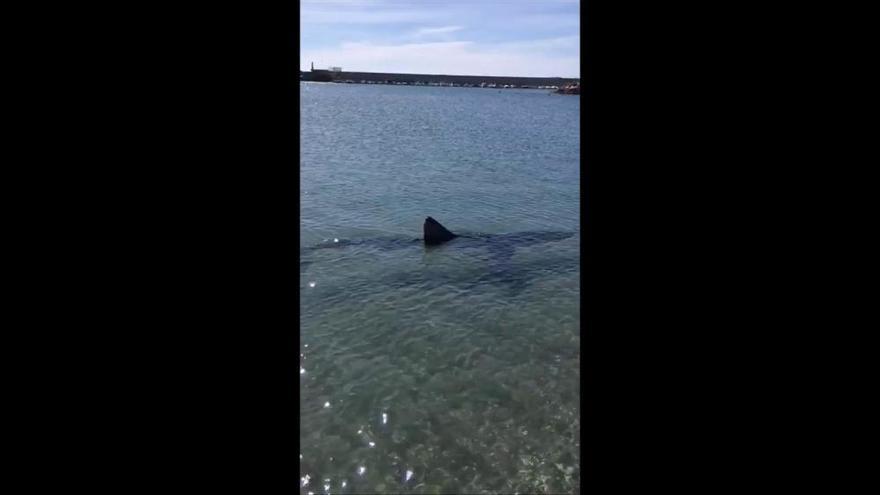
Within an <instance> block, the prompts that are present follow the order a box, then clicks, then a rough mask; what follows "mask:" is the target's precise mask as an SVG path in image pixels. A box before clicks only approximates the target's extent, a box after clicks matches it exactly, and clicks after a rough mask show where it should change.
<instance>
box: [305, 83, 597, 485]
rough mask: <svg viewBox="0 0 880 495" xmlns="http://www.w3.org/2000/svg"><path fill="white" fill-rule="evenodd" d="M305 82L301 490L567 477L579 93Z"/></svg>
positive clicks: (573, 470) (570, 464)
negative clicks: (428, 241)
mask: <svg viewBox="0 0 880 495" xmlns="http://www.w3.org/2000/svg"><path fill="white" fill-rule="evenodd" d="M300 95H301V116H300V118H301V136H300V137H301V184H300V188H301V225H300V233H301V249H300V259H301V265H300V273H301V276H300V286H301V300H300V310H301V311H300V315H301V316H300V318H301V321H300V323H301V326H300V332H301V343H302V348H301V349H300V436H301V438H300V443H301V449H302V450H301V460H300V476H301V480H300V491H301V493H303V494H307V493H308V492H313V493H315V494H317V493H377V492H378V493H514V492H517V491H518V492H519V493H535V492H543V493H571V492H573V491H574V490H575V489H576V488H577V487H578V485H579V477H580V473H579V462H580V413H579V366H580V355H579V348H580V328H579V320H580V308H579V299H580V295H579V283H580V281H579V277H580V264H579V249H580V242H581V239H580V230H579V204H580V203H579V202H580V197H579V154H580V141H579V116H580V115H579V114H580V100H579V98H578V97H576V96H560V95H549V94H548V92H547V91H540V90H504V91H501V92H498V91H497V90H489V89H478V88H434V87H407V86H366V85H342V84H331V83H302V84H301V85H300ZM426 216H432V217H434V218H436V219H437V220H439V221H440V222H441V223H443V224H444V225H445V226H446V227H448V228H449V229H450V230H452V231H453V232H456V233H464V234H467V235H473V236H475V237H478V238H477V239H456V240H454V241H452V242H450V243H448V244H446V245H443V246H441V247H438V248H433V249H426V248H425V247H424V246H423V245H422V244H421V243H420V242H412V240H413V239H417V238H419V237H420V236H421V228H422V222H423V221H424V219H425V217H426ZM523 232H526V233H537V234H534V235H532V234H528V235H519V234H518V233H523ZM477 234H480V235H477ZM483 235H486V236H483ZM491 235H497V236H498V237H491ZM316 248H319V249H316Z"/></svg>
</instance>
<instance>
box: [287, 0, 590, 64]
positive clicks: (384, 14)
mask: <svg viewBox="0 0 880 495" xmlns="http://www.w3.org/2000/svg"><path fill="white" fill-rule="evenodd" d="M579 3H580V2H579V0H470V1H467V0H445V1H441V0H301V1H300V68H301V69H302V70H308V69H309V63H310V62H312V61H314V62H315V68H319V69H322V68H328V67H330V66H338V67H342V69H343V70H347V71H363V72H404V73H407V72H408V73H419V74H461V75H489V76H521V77H529V76H532V77H580V5H579Z"/></svg>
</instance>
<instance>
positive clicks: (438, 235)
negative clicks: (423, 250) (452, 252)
mask: <svg viewBox="0 0 880 495" xmlns="http://www.w3.org/2000/svg"><path fill="white" fill-rule="evenodd" d="M424 231H425V244H429V245H430V244H443V243H444V242H446V241H449V240H452V239H454V238H456V237H457V236H456V235H455V234H453V233H452V232H450V231H448V230H446V227H444V226H442V225H440V222H438V221H437V220H434V219H433V218H431V217H428V218H426V219H425V226H424Z"/></svg>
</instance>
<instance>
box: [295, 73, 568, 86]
mask: <svg viewBox="0 0 880 495" xmlns="http://www.w3.org/2000/svg"><path fill="white" fill-rule="evenodd" d="M300 81H313V82H336V83H348V84H391V85H403V86H449V87H465V88H469V87H482V88H499V89H507V88H517V89H558V88H562V87H564V86H567V85H570V84H572V83H575V82H579V81H580V79H577V78H565V77H511V76H453V75H444V74H394V73H385V72H345V71H329V70H313V71H300Z"/></svg>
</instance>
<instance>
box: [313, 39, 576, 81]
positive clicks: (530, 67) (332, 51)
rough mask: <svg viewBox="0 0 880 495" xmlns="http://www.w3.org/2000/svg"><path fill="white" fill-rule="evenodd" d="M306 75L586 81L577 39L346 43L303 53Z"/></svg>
mask: <svg viewBox="0 0 880 495" xmlns="http://www.w3.org/2000/svg"><path fill="white" fill-rule="evenodd" d="M301 60H302V61H303V64H304V65H303V69H306V68H307V67H308V64H309V62H310V61H314V62H315V65H316V66H318V67H325V66H331V65H333V66H340V67H342V69H343V70H346V71H356V72H392V73H394V72H397V73H417V74H459V75H478V76H479V75H483V76H521V77H557V76H558V77H580V47H579V38H578V37H577V36H568V37H562V38H552V39H543V40H533V41H522V42H515V43H503V44H498V45H482V44H476V43H473V42H470V41H446V42H435V43H407V44H400V45H388V44H374V43H368V42H361V43H343V44H342V45H341V46H339V47H333V48H324V49H315V50H308V49H303V51H302V53H301Z"/></svg>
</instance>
